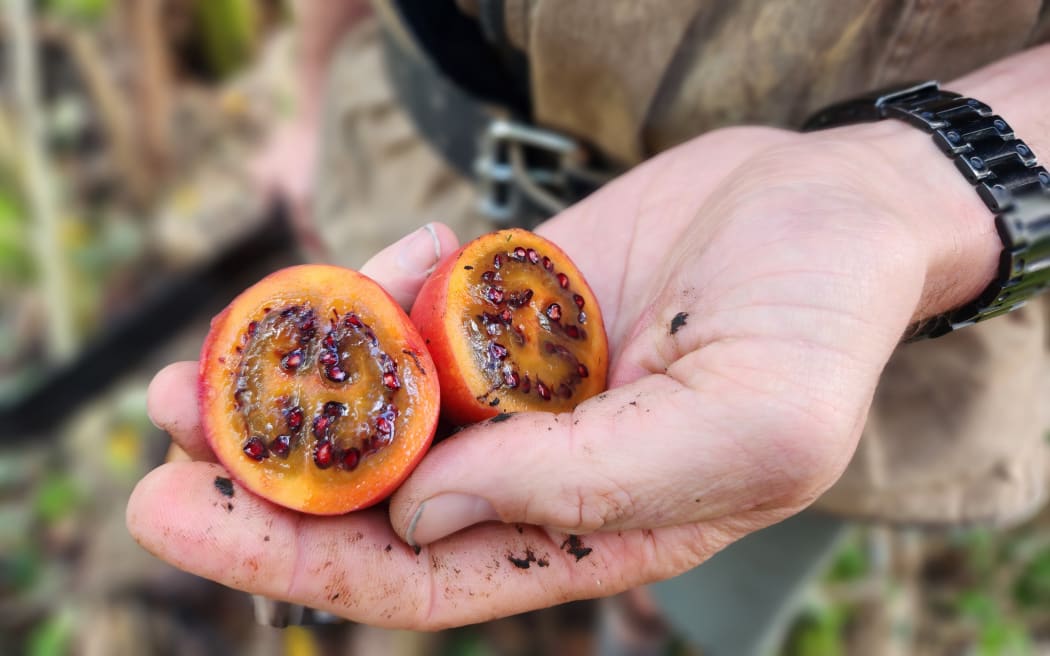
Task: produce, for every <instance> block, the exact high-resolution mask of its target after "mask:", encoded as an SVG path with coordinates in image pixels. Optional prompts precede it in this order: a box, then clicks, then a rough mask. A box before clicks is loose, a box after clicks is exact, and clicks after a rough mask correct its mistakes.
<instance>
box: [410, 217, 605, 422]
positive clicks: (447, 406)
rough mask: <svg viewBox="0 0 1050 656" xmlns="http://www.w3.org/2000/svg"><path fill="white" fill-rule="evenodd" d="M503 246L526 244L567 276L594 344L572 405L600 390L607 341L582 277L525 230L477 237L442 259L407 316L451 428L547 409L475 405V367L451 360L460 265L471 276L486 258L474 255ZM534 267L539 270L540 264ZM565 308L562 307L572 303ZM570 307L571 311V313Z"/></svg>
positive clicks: (539, 404)
mask: <svg viewBox="0 0 1050 656" xmlns="http://www.w3.org/2000/svg"><path fill="white" fill-rule="evenodd" d="M508 244H509V246H508V248H513V246H514V245H517V244H523V245H525V246H529V245H532V246H533V247H534V248H536V249H537V250H538V249H540V248H542V249H543V252H544V254H545V255H547V256H549V257H551V258H552V259H553V260H554V261H555V267H556V268H555V270H556V271H567V272H570V273H571V275H570V278H571V279H572V281H573V286H574V288H575V290H576V291H577V292H578V293H580V294H581V295H583V296H584V298H585V299H586V305H585V307H586V311H587V314H588V317H589V318H588V331H589V333H590V337H591V338H592V339H593V340H594V348H593V352H592V355H593V357H594V360H593V361H592V362H591V363H589V364H588V368H589V370H590V371H589V380H588V381H587V382H586V384H585V385H586V387H587V388H588V389H589V393H587V394H586V395H584V396H583V397H581V398H578V399H576V403H579V402H582V401H583V400H585V399H586V398H588V397H589V396H593V395H594V394H597V393H598V392H601V391H603V390H604V389H605V381H606V376H607V373H608V363H609V354H608V338H607V336H606V334H605V327H604V323H603V320H602V317H601V311H600V309H599V307H598V301H597V298H596V297H595V295H594V292H593V291H592V290H591V288H590V286H589V285H588V284H587V282H586V281H585V280H584V278H583V275H582V273H581V272H580V271H579V270H578V269H577V268H576V266H575V264H573V262H572V260H570V259H569V256H568V255H567V254H566V253H565V252H564V251H562V250H561V249H560V248H558V247H557V246H556V245H555V244H554V243H553V242H550V241H549V240H547V239H545V238H543V237H540V236H539V235H536V234H535V233H532V232H529V231H526V230H520V229H509V230H501V231H498V232H494V233H490V234H486V235H482V236H481V237H479V238H478V239H475V240H474V241H472V242H470V243H468V244H465V245H464V246H462V247H461V248H460V249H459V250H457V251H456V252H455V253H453V254H452V255H450V256H448V257H447V258H445V259H443V260H442V261H441V262H440V264H439V265H438V266H437V268H436V269H435V270H434V272H433V273H432V274H431V275H430V276H429V278H427V280H426V282H425V283H424V285H423V287H422V289H421V290H420V292H419V294H418V296H417V297H416V301H415V303H414V304H413V306H412V309H411V312H410V316H411V318H412V321H413V322H414V323H415V324H416V327H417V328H418V329H419V332H420V334H421V335H422V336H423V338H424V341H425V343H426V346H427V348H428V349H429V350H430V354H431V356H432V357H433V359H434V362H435V363H436V365H437V369H438V375H439V378H440V380H441V398H442V416H443V417H445V418H446V419H447V420H448V421H450V422H452V423H454V424H468V423H473V422H478V421H483V420H485V419H489V418H492V417H495V416H496V415H498V414H499V413H501V412H521V411H527V410H536V411H542V410H550V409H551V406H550V405H549V404H547V403H542V402H539V401H536V402H529V403H527V404H513V403H512V404H508V403H506V402H504V403H501V404H500V405H496V406H492V405H490V404H488V403H485V402H483V401H479V399H478V393H477V390H478V387H477V381H476V379H475V380H474V381H473V382H474V386H473V387H472V385H471V383H472V380H471V378H472V377H475V376H476V374H473V373H471V369H472V368H474V366H475V365H474V363H473V362H465V361H463V358H462V357H457V355H456V353H455V350H456V348H455V347H454V345H453V344H454V342H455V340H457V339H459V337H460V336H459V335H458V334H457V328H456V326H455V325H454V322H455V318H454V317H452V316H451V315H452V313H451V312H450V305H454V302H453V297H454V296H455V295H457V294H458V295H463V294H466V293H468V292H467V291H466V290H465V284H466V283H465V282H464V280H462V278H463V276H464V273H465V269H464V267H468V266H469V267H472V269H470V271H473V272H477V271H480V270H482V269H484V268H485V267H486V266H487V264H486V260H485V258H481V259H480V260H479V259H478V255H479V254H480V253H483V252H486V251H488V250H490V249H492V248H496V247H498V246H499V245H508ZM486 257H487V256H486ZM535 266H536V267H537V269H539V267H541V266H542V265H535ZM552 275H553V274H552ZM565 305H566V307H568V306H570V305H572V303H566V304H565ZM575 309H576V308H575V307H573V310H574V311H575ZM573 316H575V312H574V315H573ZM461 352H462V351H461Z"/></svg>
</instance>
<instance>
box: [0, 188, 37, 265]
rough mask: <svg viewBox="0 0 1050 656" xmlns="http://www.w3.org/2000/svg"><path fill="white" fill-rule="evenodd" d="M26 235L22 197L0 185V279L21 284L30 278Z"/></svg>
mask: <svg viewBox="0 0 1050 656" xmlns="http://www.w3.org/2000/svg"><path fill="white" fill-rule="evenodd" d="M28 244H29V234H28V230H27V229H26V221H25V211H24V208H23V206H22V201H21V198H20V197H19V195H18V193H17V192H16V191H15V189H14V187H13V185H10V186H9V185H3V184H0V278H2V279H3V280H5V281H7V282H10V283H24V282H26V281H28V280H30V279H31V278H32V273H33V263H32V258H31V257H30V255H29V249H28Z"/></svg>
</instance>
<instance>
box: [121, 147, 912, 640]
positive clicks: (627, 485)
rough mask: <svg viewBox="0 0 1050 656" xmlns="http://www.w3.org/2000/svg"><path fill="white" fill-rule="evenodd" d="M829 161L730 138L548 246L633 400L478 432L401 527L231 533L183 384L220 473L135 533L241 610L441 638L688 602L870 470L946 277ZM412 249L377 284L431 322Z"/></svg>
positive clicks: (195, 480)
mask: <svg viewBox="0 0 1050 656" xmlns="http://www.w3.org/2000/svg"><path fill="white" fill-rule="evenodd" d="M817 138H820V139H829V137H814V136H800V135H796V134H793V133H786V132H780V131H774V130H766V129H751V128H746V129H745V128H740V129H733V130H723V131H718V132H715V133H711V134H710V135H707V136H705V137H702V138H700V139H697V140H695V141H693V142H691V143H689V144H686V145H685V146H682V147H680V148H678V149H675V150H673V151H670V152H668V153H666V154H664V155H662V156H660V157H658V158H656V159H654V160H652V161H650V162H648V163H646V164H645V165H643V166H641V167H639V168H637V169H635V170H634V171H632V172H631V173H629V174H628V175H626V176H624V177H623V178H621V179H620V180H618V181H616V182H615V183H613V184H612V185H610V186H609V187H608V188H606V189H604V190H602V191H601V192H600V193H598V194H596V195H595V196H593V197H591V198H589V199H587V200H586V201H584V202H583V203H580V204H579V205H577V206H575V207H573V208H571V209H570V210H568V211H566V212H565V213H563V214H562V215H561V216H559V217H557V218H556V219H554V220H552V221H550V222H548V223H547V224H545V225H544V226H543V227H542V228H541V229H540V230H539V232H542V233H543V234H544V235H545V236H547V237H548V238H550V239H552V240H553V241H554V242H556V243H557V244H559V245H560V246H561V247H562V248H563V249H564V250H565V251H566V252H567V253H568V254H569V255H570V256H571V257H572V258H573V260H574V261H575V262H576V264H577V265H578V266H579V267H580V269H581V271H583V273H584V275H585V276H586V278H587V280H588V281H589V282H590V284H591V286H592V288H593V289H594V291H595V293H596V295H597V297H598V299H599V302H600V303H601V306H602V310H603V315H604V317H605V320H606V325H607V329H608V331H609V338H610V344H611V347H612V357H611V368H610V380H609V385H610V389H609V391H608V392H606V393H604V394H602V395H599V396H598V397H595V398H593V399H591V400H589V401H587V402H585V403H583V404H581V405H580V406H579V407H578V408H577V409H576V410H575V411H574V412H573V413H571V414H564V415H554V414H550V413H522V414H518V415H514V416H513V417H511V418H509V419H507V420H505V421H500V422H485V423H483V424H479V425H477V426H474V427H471V428H469V429H467V430H465V431H462V432H460V433H458V434H457V435H455V436H453V437H452V438H450V439H448V440H445V441H444V442H442V443H440V444H438V445H437V446H435V447H434V448H433V449H432V450H431V451H430V453H429V454H428V455H427V456H426V458H424V460H423V462H422V463H421V464H420V466H419V467H418V468H417V470H416V471H415V473H413V475H412V476H411V477H410V478H409V479H408V480H407V481H406V482H405V483H404V485H403V486H402V487H401V488H400V490H399V491H398V492H397V493H396V494H395V496H394V497H393V499H392V500H391V502H390V505H389V508H386V507H382V508H374V509H371V510H367V511H363V512H358V513H353V514H351V515H347V516H343V517H332V518H318V517H309V516H303V515H300V514H297V513H294V512H291V511H288V510H285V509H282V508H279V507H276V506H273V505H272V504H270V503H268V502H266V501H264V500H262V499H259V498H256V497H254V496H252V495H251V494H249V493H247V492H246V491H243V490H242V489H240V488H237V489H236V492H235V497H234V499H233V504H232V505H233V506H234V509H233V510H229V509H228V508H227V506H226V503H225V501H226V499H225V498H222V499H220V497H219V494H220V493H219V491H217V490H216V488H215V486H214V484H213V483H214V479H215V477H216V476H222V475H225V472H224V470H223V469H222V468H221V467H220V466H219V465H217V464H215V463H214V462H207V461H209V460H214V458H213V457H212V456H211V454H210V452H209V451H208V449H207V447H206V446H205V444H204V443H203V439H202V437H201V434H200V430H199V427H198V418H197V415H196V412H197V410H196V403H195V396H194V386H195V372H196V369H195V364H194V363H180V364H177V365H173V366H172V367H169V368H168V369H166V370H165V371H163V372H161V373H160V374H158V376H157V379H156V380H155V381H154V384H153V385H152V386H151V390H150V408H151V415H152V416H153V418H154V420H155V421H156V422H157V423H158V424H159V425H162V426H164V427H165V428H167V429H168V430H169V432H171V433H172V435H173V437H174V438H175V439H176V441H177V442H178V443H180V444H181V445H182V446H183V447H184V448H185V449H186V450H187V451H189V452H190V453H191V454H192V455H193V456H194V457H195V458H196V459H197V460H198V462H192V463H172V464H168V465H164V466H162V467H161V468H159V469H157V470H156V471H154V472H152V473H151V474H150V475H149V476H147V477H146V478H145V479H144V480H143V481H142V482H141V483H140V484H139V486H138V488H137V489H136V491H135V493H134V495H133V497H132V499H131V502H130V504H129V508H128V524H129V527H130V529H131V531H132V533H133V534H134V535H135V536H136V538H137V539H138V540H139V541H140V542H141V543H142V544H143V545H144V546H145V547H146V548H148V549H149V550H151V551H152V552H153V553H155V554H157V555H158V556H160V557H161V558H163V559H165V560H168V561H169V562H172V563H174V564H175V565H177V566H179V567H182V568H183V569H186V570H189V571H191V572H194V573H197V574H200V575H202V576H205V577H208V578H211V579H214V580H216V581H219V582H221V583H224V584H227V585H230V586H232V587H236V588H240V589H244V590H247V591H250V592H254V593H260V594H265V595H267V596H270V597H273V598H279V599H285V600H289V601H295V602H298V603H302V604H306V605H310V606H313V607H315V608H321V609H324V610H328V611H331V612H333V613H336V614H338V615H342V616H345V617H347V618H350V619H353V620H357V621H360V622H365V623H369V624H377V625H383V626H394V627H406V628H415V629H432V628H440V627H446V626H452V625H460V624H467V623H471V622H477V621H481V620H485V619H490V618H494V617H500V616H505V615H509V614H512V613H516V612H520V611H525V610H529V609H533V608H538V607H543V606H549V605H552V604H555V603H560V602H564V601H569V600H572V599H580V598H587V597H595V596H601V595H607V594H613V593H616V592H619V591H622V590H625V589H627V588H630V587H633V586H637V585H640V584H644V583H647V582H650V581H654V580H659V579H663V578H667V577H670V576H673V575H675V574H678V573H680V572H683V571H685V570H687V569H689V568H692V567H694V566H696V565H698V564H699V563H701V562H703V561H704V560H705V559H707V558H708V557H710V556H711V555H712V554H714V553H715V552H716V551H718V550H719V549H721V548H723V547H725V546H726V545H727V544H729V543H730V542H732V541H734V540H736V539H738V538H740V537H742V536H743V535H745V534H747V533H750V532H752V531H755V530H757V529H759V528H762V527H764V526H767V525H769V524H771V523H774V522H776V521H779V520H781V519H783V518H785V517H787V516H789V515H791V514H793V513H795V512H797V511H798V510H800V509H801V508H803V507H805V506H806V505H808V503H809V502H811V501H812V500H813V499H814V498H815V497H816V496H817V495H819V494H820V493H821V492H822V491H823V490H825V489H826V488H827V487H828V486H829V485H830V484H831V483H832V482H834V480H835V479H836V478H837V477H838V475H839V474H840V472H841V471H842V469H843V467H844V466H845V464H846V462H847V461H848V459H849V457H850V455H851V454H852V452H853V448H854V445H855V442H856V439H857V436H858V435H859V433H860V430H861V428H862V426H863V423H864V419H865V415H866V412H867V408H868V404H869V402H870V400H871V397H872V394H873V392H874V389H875V385H876V382H877V379H878V376H879V373H880V372H881V370H882V368H883V366H884V365H885V363H886V360H887V359H888V358H889V356H890V353H891V352H892V350H893V348H894V347H895V346H896V344H897V341H898V339H899V336H900V334H901V332H902V331H903V330H904V328H905V326H906V324H907V323H908V321H909V320H910V319H911V318H912V315H913V313H914V312H915V309H916V306H917V304H918V303H919V295H920V292H921V291H922V288H923V281H924V276H925V274H926V266H927V262H926V261H925V259H924V258H923V254H922V253H921V252H920V249H919V247H918V240H917V239H916V238H915V237H914V235H913V234H912V233H911V232H910V231H909V230H908V229H907V228H906V222H905V221H903V220H901V219H900V218H899V215H900V212H899V211H898V210H897V208H894V207H891V206H890V204H887V203H885V202H883V200H882V198H881V197H880V196H879V195H877V194H875V193H869V192H868V191H867V189H868V187H869V186H870V185H868V184H866V182H865V181H866V180H867V179H868V177H869V176H871V175H872V171H871V168H870V166H869V167H867V168H865V169H863V170H861V169H860V168H857V169H854V168H852V167H850V166H845V165H844V162H847V161H850V160H851V158H850V157H842V156H838V155H837V154H836V148H835V147H833V144H830V143H829V144H827V145H829V146H831V147H827V148H822V149H814V148H809V147H806V146H807V140H813V139H817ZM812 152H824V153H830V154H827V155H822V156H820V157H819V158H816V157H811V156H809V155H805V156H803V155H802V153H812ZM869 164H870V163H869ZM436 235H437V237H438V241H439V243H440V249H441V252H442V253H444V254H446V255H447V254H448V253H451V252H452V250H453V248H454V246H455V242H454V237H452V235H451V233H450V231H448V230H447V228H444V227H443V226H438V227H437V228H436ZM399 247H400V246H399V245H398V244H396V245H395V246H393V247H391V248H390V249H387V250H386V251H383V252H382V253H380V254H378V255H377V256H376V257H375V258H373V260H372V261H371V262H369V264H368V265H366V266H365V267H364V268H363V270H364V271H365V272H366V273H367V274H369V275H371V276H372V277H373V278H375V279H376V280H378V281H379V282H380V283H381V284H384V285H385V286H387V287H388V289H390V290H391V292H392V293H393V295H394V296H395V298H397V299H398V300H399V301H400V302H402V303H403V304H406V305H407V304H410V303H411V300H412V298H413V297H414V294H415V292H416V290H418V288H419V285H420V284H421V283H422V281H423V279H424V277H425V272H424V271H409V270H406V269H405V268H404V267H399V266H397V262H398V261H399V260H397V255H396V253H397V250H396V249H397V248H399ZM220 500H221V501H223V503H218V501H220ZM492 520H495V521H492ZM468 527H469V528H468ZM570 535H578V536H579V537H574V538H572V539H569V536H570ZM403 539H404V540H407V541H408V542H409V543H410V544H413V545H422V547H423V548H422V550H421V551H419V553H416V551H415V550H414V549H412V548H411V547H409V546H408V545H406V544H405V542H404V541H403Z"/></svg>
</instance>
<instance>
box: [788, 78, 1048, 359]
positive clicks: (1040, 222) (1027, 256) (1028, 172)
mask: <svg viewBox="0 0 1050 656" xmlns="http://www.w3.org/2000/svg"><path fill="white" fill-rule="evenodd" d="M884 118H896V119H899V120H902V121H905V122H907V123H909V124H911V125H913V126H915V127H917V128H919V129H921V130H924V131H926V132H927V133H929V134H931V135H932V137H933V141H934V143H935V144H936V145H937V147H938V148H939V149H940V150H941V151H942V152H943V153H944V154H945V155H947V156H948V157H949V158H951V159H952V160H953V161H954V163H955V166H956V168H957V169H959V171H960V172H961V173H962V174H963V176H964V177H965V178H966V179H967V181H969V182H970V184H972V185H973V186H974V188H975V190H976V191H977V194H978V195H979V196H980V197H981V200H983V201H984V203H985V205H986V206H987V207H988V209H989V210H991V211H992V212H993V213H994V214H995V215H996V220H995V225H996V229H997V231H998V233H999V237H1000V239H1001V240H1002V242H1003V251H1002V254H1001V256H1000V262H999V275H998V277H997V278H996V279H995V280H994V281H992V283H991V284H990V285H989V286H988V287H987V288H985V290H984V291H983V292H982V293H981V294H980V295H979V296H978V297H977V298H976V299H974V300H973V301H971V302H970V303H967V304H966V305H964V306H962V307H960V308H957V309H955V310H953V311H951V312H949V313H947V314H944V315H940V316H938V317H933V318H931V319H929V320H927V321H924V322H923V323H922V325H921V326H919V327H917V330H916V332H915V334H914V335H913V337H911V339H917V338H923V337H938V336H940V335H944V334H946V333H949V332H951V331H953V330H957V329H959V328H962V327H965V326H968V325H971V324H973V323H976V322H978V321H982V320H984V319H989V318H992V317H995V316H999V315H1001V314H1005V313H1007V312H1009V311H1011V310H1014V309H1016V308H1018V307H1020V306H1022V305H1024V303H1025V302H1026V301H1027V300H1028V299H1029V298H1031V297H1032V296H1034V295H1036V294H1038V293H1039V292H1041V291H1043V290H1045V289H1047V288H1050V172H1047V170H1046V169H1045V168H1044V167H1042V166H1040V165H1039V163H1038V162H1037V160H1036V157H1035V155H1034V154H1033V153H1032V150H1031V148H1029V147H1028V145H1027V144H1025V143H1024V142H1023V141H1021V140H1020V139H1018V138H1016V136H1015V135H1014V132H1013V129H1012V128H1011V127H1010V124H1009V123H1007V122H1006V120H1005V119H1003V118H1002V117H1001V116H998V115H996V114H995V113H994V112H992V109H991V108H990V107H988V105H986V104H984V103H982V102H980V101H978V100H974V99H973V98H965V97H963V96H961V95H959V94H957V93H953V92H950V91H944V90H942V89H940V87H939V85H938V84H937V83H936V82H923V83H920V84H915V85H910V86H908V87H905V88H903V89H897V90H894V91H890V92H875V93H873V94H869V95H868V96H864V97H862V98H858V99H854V100H851V101H847V102H844V103H839V104H837V105H832V106H831V107H828V108H826V109H824V110H823V111H821V112H819V113H818V114H816V115H814V116H813V117H812V118H810V120H809V121H807V122H806V124H805V126H804V128H803V129H807V130H812V129H820V128H825V127H832V126H836V125H843V124H847V123H857V122H863V121H873V120H879V119H884Z"/></svg>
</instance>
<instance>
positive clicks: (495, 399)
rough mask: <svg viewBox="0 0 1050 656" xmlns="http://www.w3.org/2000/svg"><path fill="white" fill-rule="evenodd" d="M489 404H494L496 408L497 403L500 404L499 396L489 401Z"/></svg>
mask: <svg viewBox="0 0 1050 656" xmlns="http://www.w3.org/2000/svg"><path fill="white" fill-rule="evenodd" d="M489 405H490V406H492V407H493V408H495V407H496V406H497V405H499V397H498V396H497V397H495V398H493V399H492V400H491V401H489Z"/></svg>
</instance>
